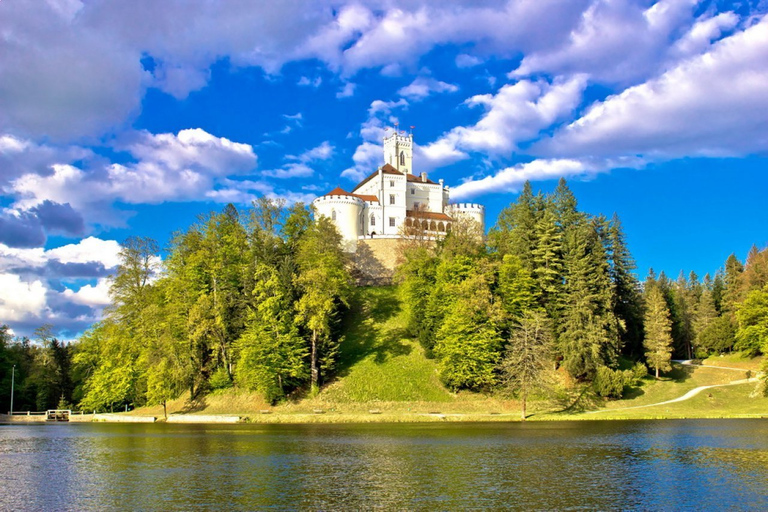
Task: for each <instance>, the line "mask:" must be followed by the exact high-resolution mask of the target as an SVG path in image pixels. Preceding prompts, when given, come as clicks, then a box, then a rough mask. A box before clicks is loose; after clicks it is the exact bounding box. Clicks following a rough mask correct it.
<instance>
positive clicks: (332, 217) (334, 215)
mask: <svg viewBox="0 0 768 512" xmlns="http://www.w3.org/2000/svg"><path fill="white" fill-rule="evenodd" d="M331 220H336V210H331Z"/></svg>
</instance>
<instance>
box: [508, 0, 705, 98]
mask: <svg viewBox="0 0 768 512" xmlns="http://www.w3.org/2000/svg"><path fill="white" fill-rule="evenodd" d="M697 3H698V1H697V0H660V1H658V2H656V3H654V4H653V5H651V6H650V7H647V4H645V3H644V2H619V1H613V0H595V1H593V2H592V3H591V4H590V5H589V7H588V8H587V9H586V10H584V12H583V13H582V14H581V19H580V22H579V24H578V26H576V27H574V28H573V29H572V30H571V31H570V33H569V35H568V42H567V43H566V44H564V45H556V46H553V47H551V48H549V49H542V50H536V51H533V52H529V53H527V54H526V55H525V57H524V58H523V61H522V62H521V64H520V66H519V68H518V69H517V70H515V71H514V72H513V73H511V74H510V76H514V77H525V76H529V75H531V74H535V73H540V72H545V73H551V74H566V73H587V74H589V75H590V78H591V79H592V80H594V81H603V82H610V83H627V82H628V83H632V82H637V81H641V80H644V79H646V78H648V77H649V76H651V75H653V74H654V73H655V72H656V70H658V69H659V68H662V69H663V67H664V63H665V60H666V57H665V56H666V53H667V50H668V48H669V46H670V45H669V41H670V39H672V38H674V37H675V34H676V33H677V32H678V31H680V30H681V28H682V29H684V28H685V27H688V26H690V25H691V24H692V23H693V21H694V18H693V14H694V8H695V6H696V4H697Z"/></svg>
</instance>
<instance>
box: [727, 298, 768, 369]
mask: <svg viewBox="0 0 768 512" xmlns="http://www.w3.org/2000/svg"><path fill="white" fill-rule="evenodd" d="M736 318H737V319H738V322H739V328H738V330H737V331H736V345H735V348H736V349H738V350H742V351H744V352H746V353H747V354H749V355H752V356H754V355H757V354H759V353H761V352H762V353H766V352H768V286H766V287H765V288H763V289H762V290H753V291H751V292H749V294H748V295H747V298H746V299H745V300H744V302H743V303H742V304H741V305H740V306H739V307H738V308H737V310H736Z"/></svg>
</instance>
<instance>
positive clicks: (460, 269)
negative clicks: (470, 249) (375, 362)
mask: <svg viewBox="0 0 768 512" xmlns="http://www.w3.org/2000/svg"><path fill="white" fill-rule="evenodd" d="M441 275H442V279H441V278H440V277H438V279H439V280H442V281H443V282H444V283H445V287H444V288H443V292H444V293H445V294H446V296H447V297H450V299H449V301H448V302H449V304H450V306H449V311H448V312H447V313H446V315H445V317H444V319H443V322H442V324H441V326H440V328H439V329H438V331H437V333H436V337H435V348H434V352H435V355H436V356H437V358H438V360H439V362H438V367H439V371H440V376H441V378H442V380H443V382H445V383H446V385H447V386H448V387H450V388H451V389H454V390H457V389H462V388H467V389H484V388H489V387H491V386H493V385H494V384H495V383H496V367H497V365H498V362H499V359H500V357H501V348H502V338H501V333H500V330H499V322H500V319H501V311H500V310H499V308H498V306H497V305H496V304H494V302H493V297H492V294H491V290H490V279H491V278H492V272H491V269H490V268H488V267H486V266H484V265H482V264H479V262H475V263H474V264H473V262H472V260H470V259H469V258H457V259H456V260H452V261H446V262H444V263H443V264H442V265H441V266H440V267H439V268H438V276H441Z"/></svg>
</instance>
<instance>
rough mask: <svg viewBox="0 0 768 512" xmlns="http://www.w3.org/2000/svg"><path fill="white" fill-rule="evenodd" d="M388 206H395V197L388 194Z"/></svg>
mask: <svg viewBox="0 0 768 512" xmlns="http://www.w3.org/2000/svg"><path fill="white" fill-rule="evenodd" d="M389 204H395V195H394V194H390V195H389Z"/></svg>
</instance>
